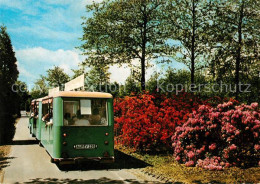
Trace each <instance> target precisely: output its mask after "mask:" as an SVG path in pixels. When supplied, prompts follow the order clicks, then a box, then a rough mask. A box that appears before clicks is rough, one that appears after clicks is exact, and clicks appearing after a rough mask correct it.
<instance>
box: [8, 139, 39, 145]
mask: <svg viewBox="0 0 260 184" xmlns="http://www.w3.org/2000/svg"><path fill="white" fill-rule="evenodd" d="M38 143H39V141H37V140H14V141H12V142H11V143H10V144H7V145H32V144H38Z"/></svg>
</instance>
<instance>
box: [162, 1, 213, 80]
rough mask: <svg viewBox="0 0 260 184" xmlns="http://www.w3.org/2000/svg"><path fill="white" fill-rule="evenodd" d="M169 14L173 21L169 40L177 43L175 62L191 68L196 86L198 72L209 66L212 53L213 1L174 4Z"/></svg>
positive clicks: (169, 7) (170, 6)
mask: <svg viewBox="0 0 260 184" xmlns="http://www.w3.org/2000/svg"><path fill="white" fill-rule="evenodd" d="M165 12H166V13H165V17H166V20H168V21H169V25H168V30H169V38H170V39H172V40H174V41H175V42H176V43H175V46H174V47H176V48H177V54H176V53H174V58H175V59H176V60H177V61H180V62H183V63H184V64H186V65H187V66H188V67H189V69H190V71H191V83H194V80H195V77H194V76H195V70H196V69H198V68H201V67H203V66H205V64H206V63H205V62H204V60H205V58H206V57H207V54H208V53H209V52H208V51H209V47H208V44H209V42H208V39H209V37H208V35H207V30H208V28H209V25H210V21H209V19H208V17H209V14H210V12H211V4H210V1H207V0H170V1H168V3H167V7H166V11H165Z"/></svg>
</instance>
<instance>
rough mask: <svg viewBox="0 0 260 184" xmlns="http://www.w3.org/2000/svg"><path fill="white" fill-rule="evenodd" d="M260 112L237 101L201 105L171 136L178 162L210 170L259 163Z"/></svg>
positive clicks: (252, 106) (255, 106) (252, 105)
mask: <svg viewBox="0 0 260 184" xmlns="http://www.w3.org/2000/svg"><path fill="white" fill-rule="evenodd" d="M259 130H260V110H259V107H258V104H257V103H252V104H251V105H244V104H242V105H238V102H236V101H229V102H227V103H224V104H219V105H218V106H217V107H216V108H214V107H210V106H207V105H201V106H200V107H199V108H198V109H197V110H196V111H193V113H192V114H191V115H190V118H189V119H188V120H187V121H186V122H185V123H184V124H182V125H180V126H177V127H176V129H175V133H174V135H173V136H172V141H173V144H172V146H173V149H174V156H175V159H176V161H178V162H180V163H184V164H185V165H186V166H199V167H202V168H205V169H209V170H222V169H223V168H225V167H230V166H240V167H248V166H254V165H258V164H259V156H260V153H259V152H260V142H259Z"/></svg>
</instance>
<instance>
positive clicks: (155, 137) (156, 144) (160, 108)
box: [114, 93, 202, 151]
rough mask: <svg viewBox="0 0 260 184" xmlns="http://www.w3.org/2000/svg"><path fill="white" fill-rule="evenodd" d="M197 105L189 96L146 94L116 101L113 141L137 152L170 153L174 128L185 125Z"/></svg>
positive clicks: (185, 94)
mask: <svg viewBox="0 0 260 184" xmlns="http://www.w3.org/2000/svg"><path fill="white" fill-rule="evenodd" d="M201 103H202V102H201V101H200V100H199V99H198V98H197V97H195V96H194V95H192V94H189V93H181V94H180V95H177V96H176V95H175V96H172V97H171V98H166V97H165V96H161V95H160V96H156V95H155V94H147V93H146V94H141V95H138V96H134V97H125V98H124V99H116V100H115V103H114V113H115V132H116V141H118V142H120V143H121V144H124V145H127V146H130V147H133V148H134V149H138V150H141V151H149V150H150V151H152V150H157V151H161V150H171V137H172V135H173V133H174V131H175V126H176V125H181V124H183V123H184V122H186V121H187V119H188V115H189V114H190V113H191V112H192V110H195V109H196V108H198V106H199V104H201Z"/></svg>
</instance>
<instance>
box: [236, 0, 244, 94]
mask: <svg viewBox="0 0 260 184" xmlns="http://www.w3.org/2000/svg"><path fill="white" fill-rule="evenodd" d="M243 16H244V1H242V5H241V7H240V13H239V23H238V47H237V53H236V72H235V85H236V99H238V94H239V89H238V86H239V71H240V62H241V46H242V20H243Z"/></svg>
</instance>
